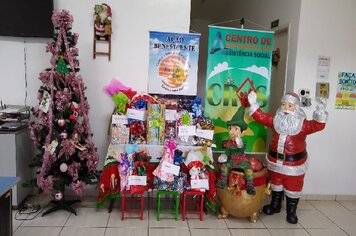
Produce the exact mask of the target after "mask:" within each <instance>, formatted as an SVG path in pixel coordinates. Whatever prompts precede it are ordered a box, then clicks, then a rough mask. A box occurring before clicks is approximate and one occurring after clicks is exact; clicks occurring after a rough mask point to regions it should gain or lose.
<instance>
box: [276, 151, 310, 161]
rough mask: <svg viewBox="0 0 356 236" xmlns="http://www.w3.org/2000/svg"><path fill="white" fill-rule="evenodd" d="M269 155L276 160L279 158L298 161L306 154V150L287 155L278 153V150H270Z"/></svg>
mask: <svg viewBox="0 0 356 236" xmlns="http://www.w3.org/2000/svg"><path fill="white" fill-rule="evenodd" d="M269 155H270V156H271V157H273V158H275V159H277V160H280V161H299V160H300V159H302V158H303V157H305V156H306V155H307V151H306V150H304V151H302V152H300V153H296V154H292V155H287V154H283V153H278V152H274V151H271V150H270V151H269Z"/></svg>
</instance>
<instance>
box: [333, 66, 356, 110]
mask: <svg viewBox="0 0 356 236" xmlns="http://www.w3.org/2000/svg"><path fill="white" fill-rule="evenodd" d="M355 104H356V73H352V72H339V78H338V81H337V88H336V100H335V108H336V109H344V110H355Z"/></svg>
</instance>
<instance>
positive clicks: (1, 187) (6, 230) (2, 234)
mask: <svg viewBox="0 0 356 236" xmlns="http://www.w3.org/2000/svg"><path fill="white" fill-rule="evenodd" d="M19 181H20V178H19V177H5V176H0V212H1V214H0V236H9V235H12V201H11V198H12V196H11V195H12V190H11V188H12V187H13V186H14V185H16V184H17V183H18V182H19Z"/></svg>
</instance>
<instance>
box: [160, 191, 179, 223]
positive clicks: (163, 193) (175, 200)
mask: <svg viewBox="0 0 356 236" xmlns="http://www.w3.org/2000/svg"><path fill="white" fill-rule="evenodd" d="M167 195H168V196H172V195H173V199H162V200H161V197H162V196H167ZM172 200H173V209H164V210H161V202H163V201H165V202H167V201H172ZM161 213H164V214H174V215H175V219H176V220H178V215H179V192H177V191H175V192H173V191H165V190H157V220H158V221H159V219H160V214H161Z"/></svg>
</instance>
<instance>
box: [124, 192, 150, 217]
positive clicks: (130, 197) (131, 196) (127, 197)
mask: <svg viewBox="0 0 356 236" xmlns="http://www.w3.org/2000/svg"><path fill="white" fill-rule="evenodd" d="M144 193H145V192H144V191H142V192H140V193H133V194H132V193H130V191H123V192H122V193H121V220H124V218H125V212H127V213H140V220H143V203H144V196H143V195H144ZM135 195H139V197H136V196H135ZM127 202H138V203H140V208H138V209H130V210H127V209H126V203H127Z"/></svg>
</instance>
